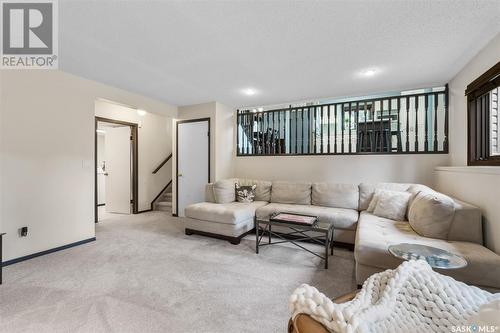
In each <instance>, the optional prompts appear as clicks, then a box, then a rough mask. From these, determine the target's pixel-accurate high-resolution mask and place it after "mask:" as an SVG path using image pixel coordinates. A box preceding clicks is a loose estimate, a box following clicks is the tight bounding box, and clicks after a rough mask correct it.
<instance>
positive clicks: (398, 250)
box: [388, 243, 467, 269]
mask: <svg viewBox="0 0 500 333" xmlns="http://www.w3.org/2000/svg"><path fill="white" fill-rule="evenodd" d="M388 249H389V252H390V253H391V254H392V255H393V256H395V257H396V258H399V259H403V260H419V259H423V260H425V261H427V263H428V264H429V265H430V266H431V267H432V268H440V269H458V268H463V267H465V266H467V260H465V259H464V258H463V257H461V256H459V255H456V254H454V253H451V252H448V251H445V250H442V249H438V248H436V247H432V246H427V245H421V244H410V243H401V244H395V245H389V248H388Z"/></svg>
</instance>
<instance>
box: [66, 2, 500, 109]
mask: <svg viewBox="0 0 500 333" xmlns="http://www.w3.org/2000/svg"><path fill="white" fill-rule="evenodd" d="M59 12H60V27H59V34H60V68H61V69H62V70H64V71H67V72H70V73H74V74H76V75H79V76H83V77H86V78H89V79H92V80H96V81H100V82H103V83H107V84H111V85H114V86H116V87H119V88H123V89H127V90H130V91H133V92H137V93H140V94H143V95H146V96H149V97H153V98H157V99H160V100H162V101H165V102H167V103H170V104H175V105H187V104H195V103H202V102H207V101H219V102H222V103H225V104H228V105H231V106H255V105H266V104H276V103H282V102H288V101H296V100H303V99H308V98H311V99H312V98H321V97H334V96H348V95H360V94H366V93H376V92H383V91H392V90H398V89H410V88H420V87H424V86H429V85H435V84H436V85H437V84H443V83H446V82H447V81H448V80H450V79H451V78H452V77H453V76H454V75H455V74H456V73H457V72H458V71H459V70H460V69H461V68H462V67H463V66H464V65H465V64H466V63H467V61H469V60H470V59H471V58H472V57H473V56H474V55H475V54H476V53H477V52H478V51H479V50H480V49H481V48H482V47H483V46H484V45H486V43H487V42H488V41H489V40H491V39H492V38H493V37H494V36H495V35H496V34H498V33H499V32H500V21H499V17H500V1H470V0H467V1H462V0H453V1H451V0H450V1H434V0H421V1H402V0H401V1H368V0H366V1H330V2H328V1H321V2H319V1H318V2H317V1H303V2H296V1H233V2H229V1H225V2H222V1H202V2H192V1H189V2H182V1H175V2H173V1H172V2H170V1H169V2H166V1H103V0H100V1H74V0H64V1H60V2H59ZM370 68H377V69H378V73H377V74H376V75H374V76H372V77H369V78H366V77H361V76H360V75H359V72H360V71H362V70H364V69H370ZM249 87H251V88H254V89H256V90H257V93H256V94H255V95H253V96H246V95H244V94H242V93H241V89H245V88H249Z"/></svg>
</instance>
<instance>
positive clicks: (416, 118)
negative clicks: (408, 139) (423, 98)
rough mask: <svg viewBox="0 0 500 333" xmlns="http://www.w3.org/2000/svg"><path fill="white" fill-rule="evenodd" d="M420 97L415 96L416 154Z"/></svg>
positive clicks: (416, 148) (416, 149)
mask: <svg viewBox="0 0 500 333" xmlns="http://www.w3.org/2000/svg"><path fill="white" fill-rule="evenodd" d="M418 97H419V96H418V95H417V96H415V152H418Z"/></svg>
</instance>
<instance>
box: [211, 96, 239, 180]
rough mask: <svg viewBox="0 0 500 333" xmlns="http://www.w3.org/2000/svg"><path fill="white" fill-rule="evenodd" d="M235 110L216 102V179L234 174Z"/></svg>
mask: <svg viewBox="0 0 500 333" xmlns="http://www.w3.org/2000/svg"><path fill="white" fill-rule="evenodd" d="M235 112H236V111H235V110H234V109H233V108H231V107H229V106H226V105H224V104H221V103H216V119H215V121H216V125H215V127H216V128H215V133H216V135H215V141H216V151H215V152H216V157H215V159H216V165H217V168H216V170H215V179H216V180H219V179H226V178H231V177H233V176H234V155H235V148H236V135H235V127H234V124H235V121H236V118H235Z"/></svg>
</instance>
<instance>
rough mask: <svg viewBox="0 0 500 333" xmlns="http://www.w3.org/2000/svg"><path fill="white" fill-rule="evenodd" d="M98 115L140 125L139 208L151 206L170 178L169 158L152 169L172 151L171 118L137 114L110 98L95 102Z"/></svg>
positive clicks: (144, 208) (170, 163) (170, 166)
mask: <svg viewBox="0 0 500 333" xmlns="http://www.w3.org/2000/svg"><path fill="white" fill-rule="evenodd" d="M95 115H96V116H98V117H103V118H108V119H114V120H121V121H126V122H129V123H134V124H139V129H138V140H137V141H138V150H139V154H138V162H139V167H138V178H139V179H138V182H139V200H138V201H139V210H140V211H141V210H147V209H150V208H151V201H152V200H153V199H154V198H155V197H156V196H157V195H158V194H159V193H160V192H161V190H162V189H163V188H164V187H165V185H167V184H168V182H169V181H170V179H171V177H172V159H171V160H170V161H169V162H168V163H167V164H165V165H164V166H163V167H162V168H161V169H160V171H158V173H156V174H154V175H153V174H152V172H153V170H154V169H155V168H156V167H157V166H158V165H159V164H160V163H161V162H162V161H163V160H164V159H165V158H166V157H167V156H168V155H170V153H171V152H172V128H171V127H172V119H173V117H166V116H163V115H159V114H154V113H151V112H148V113H146V115H145V116H139V115H138V114H137V110H135V109H132V108H129V107H127V106H124V105H119V104H115V103H112V102H109V101H103V100H98V101H96V103H95Z"/></svg>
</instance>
